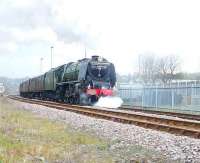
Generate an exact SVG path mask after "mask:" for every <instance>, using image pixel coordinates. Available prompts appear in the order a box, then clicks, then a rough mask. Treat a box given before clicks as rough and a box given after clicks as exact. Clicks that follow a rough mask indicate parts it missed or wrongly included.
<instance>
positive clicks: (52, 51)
mask: <svg viewBox="0 0 200 163" xmlns="http://www.w3.org/2000/svg"><path fill="white" fill-rule="evenodd" d="M52 53H53V46H51V69H52V66H53V60H52V55H53V54H52Z"/></svg>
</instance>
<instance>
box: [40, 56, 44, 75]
mask: <svg viewBox="0 0 200 163" xmlns="http://www.w3.org/2000/svg"><path fill="white" fill-rule="evenodd" d="M43 60H44V58H42V57H41V58H40V73H41V74H42V68H43V67H42V66H43V64H42V61H43Z"/></svg>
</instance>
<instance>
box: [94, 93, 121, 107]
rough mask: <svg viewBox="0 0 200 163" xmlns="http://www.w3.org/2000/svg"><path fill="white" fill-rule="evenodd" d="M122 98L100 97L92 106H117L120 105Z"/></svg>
mask: <svg viewBox="0 0 200 163" xmlns="http://www.w3.org/2000/svg"><path fill="white" fill-rule="evenodd" d="M122 103H123V100H122V99H121V98H120V97H113V96H107V97H100V99H99V100H98V102H97V103H95V104H94V106H98V107H107V108H118V107H120V106H121V105H122Z"/></svg>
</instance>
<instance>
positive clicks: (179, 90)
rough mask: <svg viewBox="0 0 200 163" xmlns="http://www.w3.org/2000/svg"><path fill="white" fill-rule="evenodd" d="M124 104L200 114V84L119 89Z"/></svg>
mask: <svg viewBox="0 0 200 163" xmlns="http://www.w3.org/2000/svg"><path fill="white" fill-rule="evenodd" d="M118 90H119V92H118V93H119V96H120V97H121V98H122V99H123V101H124V104H129V105H134V106H143V107H154V108H168V109H182V110H191V111H199V112H200V84H188V83H187V84H185V85H184V84H179V85H170V86H165V87H163V86H143V87H141V88H133V87H129V88H119V89H118Z"/></svg>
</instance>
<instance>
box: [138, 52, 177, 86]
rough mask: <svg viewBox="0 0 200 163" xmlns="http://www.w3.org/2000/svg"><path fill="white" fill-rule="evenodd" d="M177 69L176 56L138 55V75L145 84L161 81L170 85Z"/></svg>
mask: <svg viewBox="0 0 200 163" xmlns="http://www.w3.org/2000/svg"><path fill="white" fill-rule="evenodd" d="M178 68H179V58H178V57H177V56H176V55H169V56H166V57H160V58H159V57H155V55H140V58H139V74H140V78H141V79H142V80H143V82H144V83H145V84H147V83H155V82H156V81H159V80H160V81H161V82H162V83H164V84H167V83H170V82H171V81H172V80H173V79H174V76H175V73H177V70H178Z"/></svg>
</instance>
